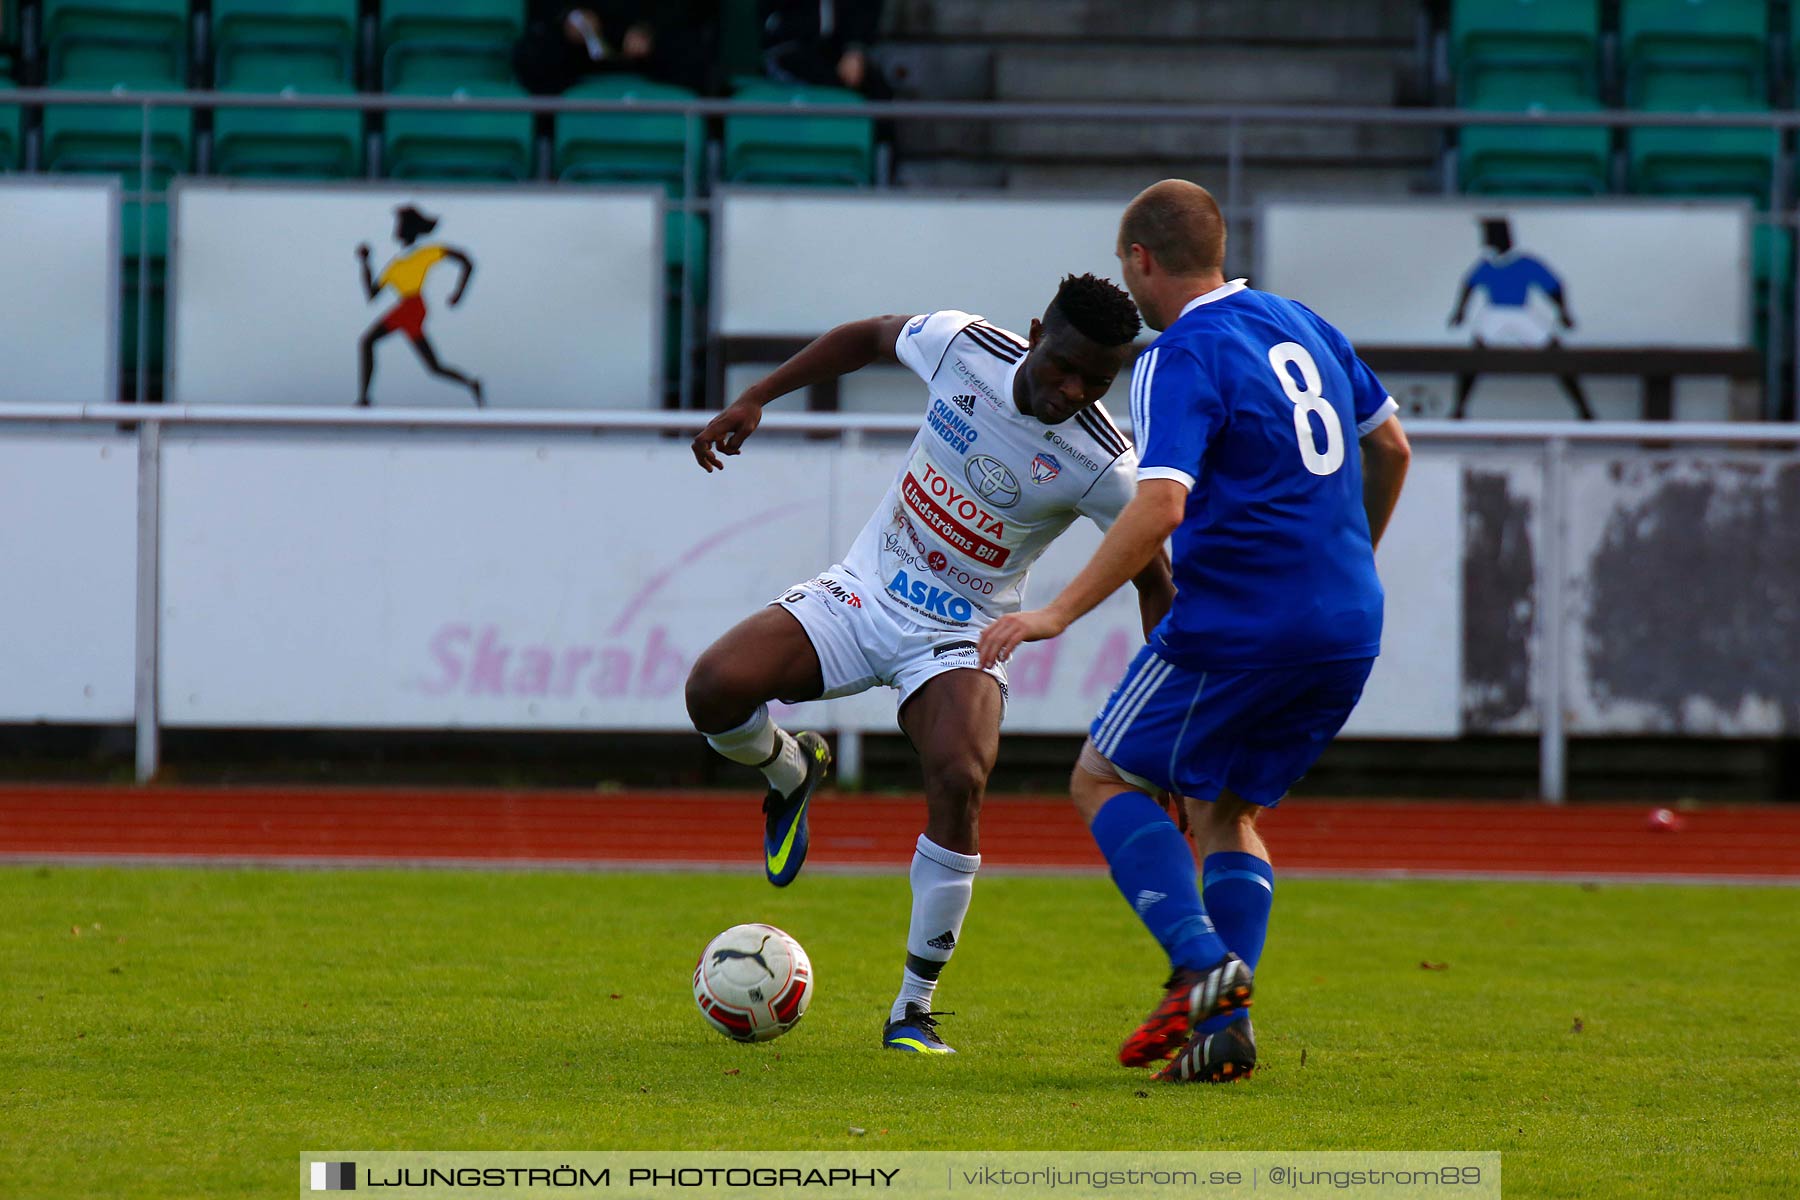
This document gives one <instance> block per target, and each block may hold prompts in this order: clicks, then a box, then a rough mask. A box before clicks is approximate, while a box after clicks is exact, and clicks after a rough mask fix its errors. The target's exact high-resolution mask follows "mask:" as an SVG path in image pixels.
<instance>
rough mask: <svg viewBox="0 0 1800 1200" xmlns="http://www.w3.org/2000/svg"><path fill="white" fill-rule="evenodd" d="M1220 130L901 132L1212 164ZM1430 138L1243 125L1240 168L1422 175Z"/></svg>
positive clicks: (1085, 124)
mask: <svg viewBox="0 0 1800 1200" xmlns="http://www.w3.org/2000/svg"><path fill="white" fill-rule="evenodd" d="M1230 140H1231V134H1230V130H1229V129H1228V128H1227V127H1226V125H1225V124H1224V123H1223V122H1218V123H1206V124H1195V123H1191V122H1168V123H1156V122H1119V121H1026V122H1019V121H1012V122H992V123H986V122H983V123H977V122H973V121H957V122H941V123H930V122H919V123H912V122H908V123H906V124H904V125H902V126H901V130H900V148H901V151H902V152H903V153H906V154H915V155H917V154H925V155H932V156H947V157H959V158H973V159H980V158H986V157H998V158H1002V159H1007V160H1029V159H1042V160H1055V159H1066V158H1080V159H1083V160H1085V161H1088V162H1102V163H1104V162H1114V163H1119V162H1125V163H1130V162H1136V161H1162V162H1167V161H1175V160H1181V159H1218V160H1219V161H1221V162H1222V161H1224V159H1225V157H1226V155H1227V154H1228V153H1229V146H1230ZM1439 141H1440V135H1439V133H1438V132H1437V131H1436V130H1433V129H1424V128H1404V127H1396V126H1385V127H1382V126H1357V125H1326V124H1298V123H1295V124H1257V125H1245V126H1244V127H1243V130H1242V134H1241V137H1240V148H1241V152H1242V154H1243V156H1244V161H1245V162H1255V163H1288V164H1294V165H1307V164H1325V165H1330V164H1350V165H1358V166H1369V167H1385V166H1401V167H1422V166H1427V165H1429V164H1430V163H1432V162H1433V161H1434V160H1435V158H1436V154H1437V149H1438V145H1439Z"/></svg>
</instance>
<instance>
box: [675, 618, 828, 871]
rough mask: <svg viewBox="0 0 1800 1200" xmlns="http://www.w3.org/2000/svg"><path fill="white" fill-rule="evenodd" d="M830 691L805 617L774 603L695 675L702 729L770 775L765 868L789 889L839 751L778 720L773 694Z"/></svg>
mask: <svg viewBox="0 0 1800 1200" xmlns="http://www.w3.org/2000/svg"><path fill="white" fill-rule="evenodd" d="M824 690H825V684H824V675H823V672H822V671H821V669H820V666H819V655H818V652H817V651H816V650H814V649H813V644H812V639H810V638H808V637H807V636H806V630H805V629H803V628H802V627H801V625H800V622H799V620H798V619H797V618H796V617H795V616H794V615H793V614H792V613H790V612H788V611H787V610H786V609H782V608H776V607H774V606H770V607H768V608H764V609H763V610H762V611H760V612H758V613H756V614H755V615H753V616H750V617H746V618H745V619H744V620H742V621H739V622H738V623H737V624H736V625H734V626H733V627H732V628H731V629H730V630H729V631H728V632H727V633H726V634H725V636H724V637H721V638H720V639H719V640H718V641H716V642H714V643H713V644H712V645H711V646H709V647H707V649H706V650H705V652H704V653H702V654H701V655H700V657H699V659H698V660H696V661H695V663H694V667H693V670H692V671H690V672H689V673H688V681H687V707H688V716H689V717H690V718H691V719H692V720H693V722H694V728H695V729H698V730H699V731H700V732H701V733H703V734H705V735H706V740H707V743H708V744H709V745H711V746H712V748H713V749H714V750H717V751H718V752H719V753H720V754H722V755H724V756H725V757H726V758H729V759H730V760H732V761H733V762H741V763H743V764H744V765H746V766H751V767H755V768H756V769H757V770H759V771H761V772H762V773H763V777H764V778H765V779H767V780H768V781H769V791H768V794H767V795H766V796H764V798H763V813H764V814H765V819H764V822H763V869H764V871H765V872H766V873H767V875H768V879H769V882H770V883H772V884H774V885H775V886H776V887H786V886H787V885H788V884H789V883H792V882H793V880H794V877H795V876H796V875H798V874H799V873H800V868H801V866H802V865H803V864H804V863H805V862H806V850H807V828H806V809H807V805H808V803H809V802H810V801H811V799H812V795H813V792H814V791H816V790H817V789H818V785H819V782H820V781H821V780H822V779H824V777H825V771H826V768H827V767H829V766H830V765H831V752H830V751H829V750H828V749H827V748H826V745H825V739H824V738H822V737H820V736H819V735H818V734H816V733H810V732H808V733H802V734H800V735H799V736H798V737H795V736H794V735H792V734H790V733H788V732H787V731H786V730H785V729H783V728H781V727H780V726H779V725H777V724H776V723H775V720H774V718H773V717H771V716H770V714H769V704H768V702H769V701H770V700H787V701H794V702H798V701H801V700H811V699H813V698H815V697H816V696H818V695H819V694H820V693H821V692H823V691H824Z"/></svg>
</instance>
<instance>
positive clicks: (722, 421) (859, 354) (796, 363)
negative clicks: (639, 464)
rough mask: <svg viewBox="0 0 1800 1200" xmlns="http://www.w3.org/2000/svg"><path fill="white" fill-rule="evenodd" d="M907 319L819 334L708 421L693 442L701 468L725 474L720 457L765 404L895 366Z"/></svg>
mask: <svg viewBox="0 0 1800 1200" xmlns="http://www.w3.org/2000/svg"><path fill="white" fill-rule="evenodd" d="M908 319H909V318H907V317H903V316H889V317H869V318H867V319H865V320H861V321H849V322H846V323H845V324H843V325H839V326H838V327H837V328H836V329H833V330H831V331H830V332H829V333H824V334H821V335H820V336H818V337H816V338H814V339H813V340H812V341H811V342H810V343H808V344H807V346H806V348H805V349H803V350H801V351H800V352H799V353H798V354H796V355H794V357H792V358H790V359H788V360H787V361H786V362H784V363H782V364H781V365H780V366H779V367H776V368H775V369H774V370H773V371H770V372H769V373H768V374H767V375H765V376H763V377H762V378H761V379H759V380H757V381H756V382H755V383H753V384H751V385H750V386H749V387H747V388H745V389H744V394H743V395H741V396H739V397H738V398H737V400H736V401H735V402H733V403H732V404H730V405H728V406H727V407H726V408H725V410H724V411H723V412H721V413H720V414H719V415H718V416H716V417H714V418H713V419H712V420H711V421H710V422H708V423H707V426H706V428H705V429H702V430H701V431H700V435H699V436H698V437H696V438H695V439H694V441H693V443H692V449H693V451H694V461H695V462H697V463H699V464H700V467H701V469H702V470H704V471H706V472H708V473H711V472H712V471H714V470H720V471H723V470H724V469H725V464H724V463H723V462H721V461H719V455H721V454H726V455H732V454H737V453H739V452H741V451H742V450H743V447H744V442H745V441H747V440H748V439H749V437H750V435H751V434H753V433H755V432H756V427H757V426H758V425H760V424H761V423H762V410H763V405H765V404H768V403H769V402H771V401H773V400H779V399H780V398H781V397H783V396H785V395H787V394H788V393H789V392H797V391H799V390H800V389H801V388H808V387H812V386H813V385H814V384H818V383H824V382H825V381H827V380H830V379H837V378H839V377H840V376H844V375H849V374H851V373H852V372H855V371H860V370H862V369H863V368H864V367H866V366H869V365H870V364H871V363H878V362H881V363H897V362H899V361H900V358H899V356H898V355H897V354H896V353H895V351H894V343H895V342H897V341H899V339H900V331H901V330H902V329H904V328H905V327H906V322H907V320H908Z"/></svg>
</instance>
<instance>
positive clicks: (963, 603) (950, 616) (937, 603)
mask: <svg viewBox="0 0 1800 1200" xmlns="http://www.w3.org/2000/svg"><path fill="white" fill-rule="evenodd" d="M887 590H888V591H890V592H892V593H893V594H894V595H896V596H898V597H900V599H901V600H903V601H905V602H906V603H908V604H910V605H912V606H913V607H914V608H916V609H918V610H919V611H920V612H924V613H929V614H931V615H932V616H937V617H943V618H944V619H945V620H947V621H967V620H968V619H969V618H970V617H972V616H974V615H975V606H974V605H973V604H970V603H969V602H968V601H967V600H964V599H963V598H962V597H961V596H959V595H957V594H956V593H955V592H950V591H945V590H944V589H943V588H940V587H932V586H931V584H929V583H927V582H926V581H925V580H923V579H912V578H909V577H908V576H907V574H906V572H905V571H895V572H894V577H893V578H892V579H891V580H889V581H888V585H887Z"/></svg>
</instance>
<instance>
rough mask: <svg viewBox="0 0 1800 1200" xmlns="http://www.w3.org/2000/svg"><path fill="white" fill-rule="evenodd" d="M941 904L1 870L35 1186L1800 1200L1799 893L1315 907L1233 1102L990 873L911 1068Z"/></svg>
mask: <svg viewBox="0 0 1800 1200" xmlns="http://www.w3.org/2000/svg"><path fill="white" fill-rule="evenodd" d="M906 896H907V892H906V881H905V879H904V878H903V877H901V876H897V875H896V876H830V875H813V876H809V877H805V878H803V879H802V880H800V881H799V883H797V884H796V885H795V886H794V887H793V888H791V889H789V890H788V891H786V892H779V893H778V892H775V891H772V890H771V889H770V888H769V887H768V886H767V885H766V884H764V883H763V882H762V880H761V879H760V878H756V877H753V876H748V875H733V876H723V875H702V874H656V875H649V874H645V875H624V874H513V873H463V872H436V871H427V872H416V873H415V872H402V871H386V870H381V871H321V872H288V871H226V870H99V869H94V870H89V869H62V868H42V867H12V868H7V869H3V870H0V913H4V914H5V918H4V920H3V921H0V964H3V971H0V1012H3V1013H4V1020H0V1097H4V1099H3V1100H0V1181H3V1182H0V1193H4V1194H5V1195H7V1196H17V1197H35V1196H57V1197H64V1196H108V1195H116V1196H132V1197H148V1196H170V1197H174V1196H183V1197H187V1196H214V1195H216V1196H226V1195H232V1196H250V1195H272V1196H287V1195H291V1194H292V1189H293V1179H294V1163H295V1157H294V1156H295V1155H296V1154H297V1153H298V1152H299V1151H300V1150H302V1149H306V1148H328V1147H329V1148H341V1149H350V1148H355V1149H369V1150H378V1149H418V1150H423V1149H495V1150H498V1149H537V1150H549V1151H555V1150H601V1149H678V1148H689V1149H703V1148H712V1149H726V1148H753V1149H834V1148H844V1149H865V1150H866V1149H874V1148H877V1147H885V1148H889V1149H895V1150H901V1149H905V1150H923V1149H999V1148H1077V1149H1240V1150H1305V1149H1348V1150H1355V1149H1370V1150H1499V1151H1501V1152H1503V1154H1504V1155H1505V1159H1504V1172H1505V1179H1506V1192H1507V1195H1509V1196H1570V1197H1574V1196H1626V1195H1631V1196H1683V1197H1692V1196H1732V1197H1736V1196H1752V1195H1755V1196H1776V1195H1790V1196H1791V1195H1796V1194H1800V1182H1797V1181H1800V1151H1797V1149H1796V1147H1800V1133H1797V1132H1796V1129H1797V1127H1796V1126H1795V1124H1794V1120H1795V1111H1796V1109H1795V1104H1796V1099H1797V1097H1800V939H1797V938H1796V935H1795V930H1796V928H1797V927H1800V923H1797V921H1796V917H1797V916H1800V893H1796V892H1795V891H1792V890H1787V889H1723V888H1702V887H1613V886H1603V887H1600V888H1598V889H1593V888H1582V887H1578V886H1576V885H1574V884H1482V883H1436V882H1409V883H1376V882H1325V881H1300V880H1286V881H1282V882H1280V883H1278V885H1277V896H1276V910H1275V921H1274V926H1273V931H1272V933H1271V935H1270V939H1269V947H1268V951H1267V953H1266V956H1265V961H1264V965H1263V970H1262V971H1261V972H1260V973H1259V975H1258V984H1259V993H1258V1002H1257V1006H1256V1008H1255V1010H1254V1011H1255V1014H1256V1018H1257V1029H1258V1034H1259V1040H1260V1043H1261V1046H1262V1050H1263V1056H1264V1066H1263V1068H1262V1069H1261V1071H1259V1073H1258V1075H1257V1077H1256V1078H1255V1079H1254V1080H1252V1081H1251V1082H1249V1083H1247V1084H1238V1085H1235V1086H1231V1087H1220V1088H1212V1087H1186V1088H1182V1087H1164V1086H1156V1085H1152V1084H1150V1083H1149V1081H1148V1079H1147V1077H1146V1076H1145V1075H1144V1074H1142V1073H1136V1072H1130V1071H1127V1070H1125V1069H1124V1068H1122V1067H1119V1066H1118V1065H1117V1064H1116V1063H1115V1062H1114V1061H1113V1057H1112V1056H1113V1052H1114V1049H1115V1047H1116V1046H1117V1044H1118V1041H1119V1039H1120V1038H1121V1037H1122V1036H1123V1034H1124V1033H1126V1032H1127V1031H1128V1030H1129V1029H1130V1028H1131V1027H1132V1025H1133V1024H1134V1023H1135V1022H1136V1021H1137V1019H1138V1018H1139V1017H1140V1016H1141V1015H1142V1013H1143V1012H1145V1011H1147V1010H1148V1008H1149V1006H1150V1005H1151V1003H1152V1002H1153V1001H1154V999H1155V997H1156V992H1157V985H1158V984H1159V983H1160V982H1161V980H1162V976H1163V973H1164V972H1163V967H1162V965H1161V959H1160V955H1159V953H1158V952H1157V950H1156V948H1155V946H1154V944H1153V943H1152V942H1151V941H1150V939H1149V937H1148V935H1147V934H1145V933H1144V932H1143V931H1142V930H1141V929H1140V928H1139V927H1138V925H1137V924H1136V922H1135V920H1134V919H1133V917H1132V915H1131V913H1130V911H1129V910H1128V909H1127V908H1126V907H1125V905H1124V904H1123V903H1122V902H1121V901H1120V899H1119V898H1118V896H1117V895H1116V894H1115V893H1114V892H1113V891H1112V889H1111V887H1110V885H1109V884H1108V882H1107V881H1106V880H1105V879H1103V878H1098V877H1080V878H1047V877H1010V878H1007V877H1001V876H992V877H989V878H984V879H982V880H981V881H980V882H979V883H978V884H977V889H976V900H975V907H974V909H973V911H972V912H971V914H970V917H969V921H968V925H967V927H966V929H965V931H964V938H963V944H962V948H961V949H960V950H959V951H958V953H957V956H956V960H955V962H954V963H953V964H952V965H951V967H950V969H949V970H948V971H947V973H946V976H945V981H944V984H943V986H942V987H941V988H940V991H939V1000H940V1005H939V1006H940V1007H943V1008H948V1009H952V1010H954V1011H955V1012H956V1013H957V1015H956V1016H955V1017H953V1018H949V1019H947V1020H946V1022H945V1025H944V1029H945V1033H946V1036H947V1037H948V1038H949V1040H950V1041H951V1044H952V1045H955V1046H957V1047H958V1048H959V1049H960V1050H961V1052H962V1053H961V1054H959V1055H958V1056H956V1057H954V1058H936V1057H929V1058H928V1057H920V1056H911V1055H900V1054H894V1053H890V1052H884V1051H882V1050H880V1049H879V1046H878V1035H879V1029H880V1024H881V1019H882V1015H883V1012H884V1010H885V1008H886V1006H887V1004H888V1002H889V1000H890V999H891V996H892V990H893V988H894V986H895V984H896V983H897V980H898V975H899V970H900V960H901V957H902V954H903V945H902V942H903V938H904V933H905V922H906V916H907V899H906ZM748 920H765V921H771V922H773V923H775V924H778V925H781V926H782V927H783V928H785V929H787V930H788V931H789V932H791V933H793V934H794V935H795V936H796V937H798V938H799V939H800V940H801V942H802V943H803V944H804V945H805V946H806V947H807V950H808V952H809V953H810V954H811V957H812V961H813V965H814V968H815V971H816V973H817V980H818V991H817V994H816V997H815V999H814V1001H813V1003H812V1008H811V1011H810V1012H809V1013H808V1015H807V1017H806V1019H805V1020H804V1021H803V1022H802V1023H801V1024H800V1026H799V1027H798V1028H797V1029H796V1030H795V1031H794V1032H793V1033H792V1034H790V1035H788V1036H787V1037H785V1038H782V1039H780V1040H778V1041H776V1042H773V1043H769V1044H766V1045H762V1046H739V1045H735V1044H733V1043H730V1042H728V1041H726V1040H725V1039H723V1038H721V1037H719V1036H718V1035H717V1034H715V1033H713V1032H711V1030H710V1029H709V1028H708V1027H707V1026H706V1025H705V1024H704V1023H703V1022H702V1020H701V1018H700V1016H699V1014H698V1013H697V1012H696V1011H695V1010H694V1007H693V1001H692V998H691V996H690V993H689V984H690V976H691V972H692V968H693V962H694V959H695V957H696V956H697V954H698V953H699V950H700V948H701V946H702V945H704V944H705V942H706V941H707V940H708V939H709V938H710V937H711V936H712V935H713V934H714V933H716V932H718V931H719V930H720V929H723V928H724V927H726V926H727V925H731V924H734V923H736V922H739V921H748ZM77 930H78V931H79V935H77V933H76V932H75V931H77ZM1421 963H1432V964H1444V966H1443V968H1442V969H1437V970H1426V969H1422V968H1421V965H1420V964H1421ZM1578 1018H1579V1024H1580V1029H1579V1031H1577V1029H1576V1024H1577V1019H1578ZM853 1126H854V1127H856V1128H859V1129H861V1130H863V1131H864V1133H863V1134H862V1135H860V1136H858V1135H855V1134H853V1133H852V1132H851V1128H852V1127H853Z"/></svg>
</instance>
